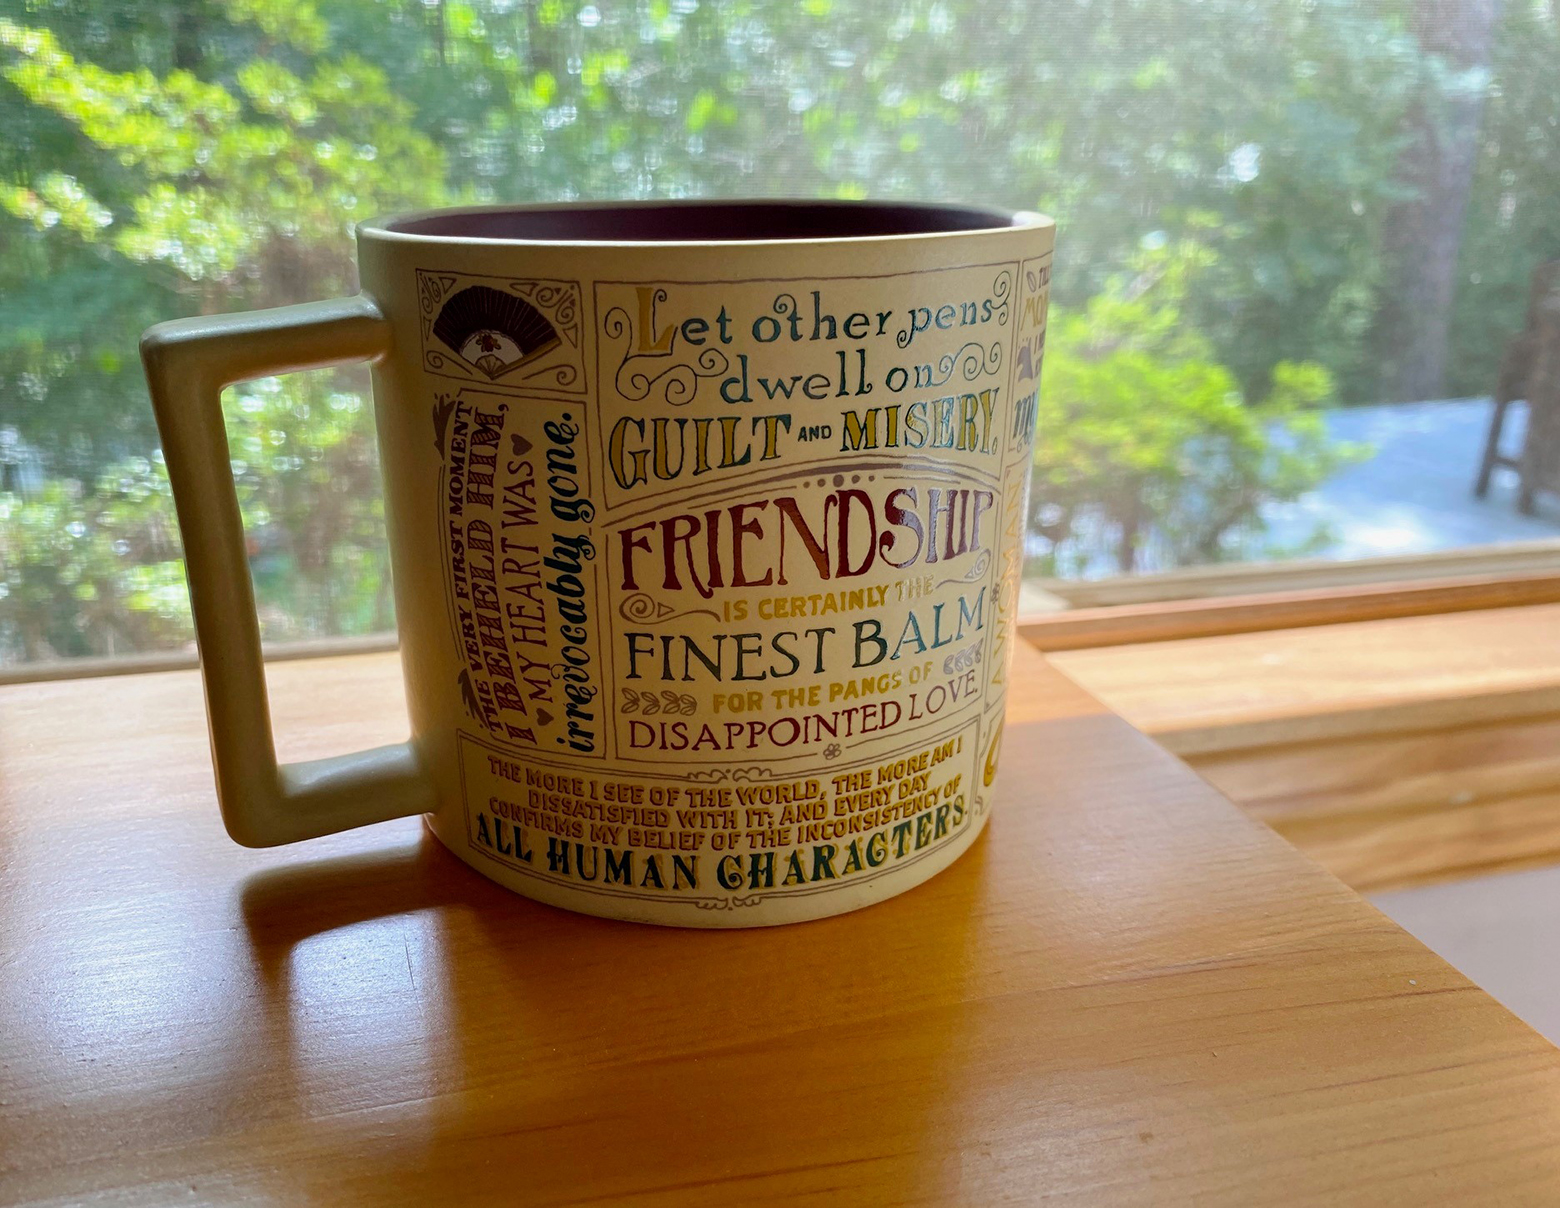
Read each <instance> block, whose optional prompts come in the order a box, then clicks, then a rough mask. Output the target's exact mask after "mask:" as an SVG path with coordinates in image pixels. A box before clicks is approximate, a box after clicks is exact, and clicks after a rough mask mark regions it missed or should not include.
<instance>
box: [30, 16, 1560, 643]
mask: <svg viewBox="0 0 1560 1208" xmlns="http://www.w3.org/2000/svg"><path fill="white" fill-rule="evenodd" d="M7 12H8V14H9V15H8V16H6V17H3V18H0V128H3V129H4V130H5V131H6V138H5V140H4V142H3V145H0V664H5V663H11V664H16V663H22V662H29V661H38V660H52V659H59V658H71V657H82V656H93V655H97V656H109V655H120V654H125V653H130V652H147V651H157V650H179V649H184V648H187V647H188V644H189V641H190V636H189V620H188V614H187V602H186V600H185V597H184V588H183V576H182V567H181V564H180V562H179V548H178V537H177V530H176V527H175V525H174V521H173V514H172V507H171V501H170V499H169V496H168V491H167V486H166V481H165V479H164V477H163V475H162V473H161V467H160V464H159V461H158V454H157V447H156V433H155V431H154V429H153V426H152V420H151V412H150V409H149V406H148V404H147V400H146V397H145V390H144V386H143V384H142V381H141V376H140V367H139V364H138V362H137V360H136V357H135V354H134V349H135V347H136V339H137V337H138V335H139V333H140V331H141V330H142V329H143V328H144V327H146V326H147V325H148V324H150V323H152V322H154V321H156V320H158V319H163V318H169V317H173V316H176V315H180V314H189V313H197V312H212V311H223V310H237V309H243V308H248V307H255V306H265V305H275V304H280V303H284V302H292V301H302V300H307V299H313V298H322V297H330V296H335V295H339V294H342V293H346V292H350V291H351V290H352V289H353V288H354V277H353V258H352V239H351V225H352V223H353V221H355V220H358V219H362V218H367V217H370V216H373V215H376V214H380V213H384V212H387V211H394V210H397V209H402V208H409V207H419V206H427V205H436V204H440V203H443V202H457V201H468V200H529V199H571V198H585V197H606V196H694V195H755V194H795V193H805V194H812V195H818V196H846V197H854V196H864V195H867V194H872V195H877V196H884V197H921V198H937V199H949V200H964V201H980V202H992V203H999V204H1007V205H1012V206H1023V207H1031V208H1039V209H1043V210H1045V211H1047V212H1049V213H1051V214H1053V215H1055V216H1056V217H1057V219H1058V222H1059V224H1060V225H1059V240H1058V264H1057V268H1056V272H1055V276H1054V284H1053V290H1054V307H1055V309H1054V318H1053V324H1052V328H1051V333H1050V342H1049V347H1048V353H1049V355H1048V357H1047V362H1048V363H1047V365H1046V369H1045V376H1044V383H1043V390H1042V403H1041V407H1042V413H1041V417H1040V424H1039V438H1038V452H1037V460H1036V476H1035V484H1034V489H1033V505H1032V532H1031V536H1030V542H1029V547H1028V554H1029V561H1028V566H1027V569H1028V570H1029V572H1030V573H1031V574H1032V575H1033V577H1034V578H1035V579H1036V581H1037V583H1038V584H1039V586H1040V588H1041V590H1040V591H1039V592H1037V594H1036V595H1035V597H1034V599H1035V600H1039V601H1049V602H1050V603H1052V604H1053V605H1054V604H1056V603H1058V602H1063V603H1065V602H1069V593H1073V594H1072V598H1071V602H1073V603H1077V602H1080V601H1085V602H1086V596H1087V592H1086V590H1085V589H1084V588H1083V587H1080V586H1079V584H1080V583H1083V584H1087V583H1091V582H1095V581H1099V580H1110V579H1111V577H1113V576H1117V575H1121V574H1127V573H1131V574H1138V575H1142V574H1145V573H1148V574H1150V575H1162V574H1164V573H1165V572H1175V571H1177V569H1178V568H1184V567H1194V566H1198V565H1204V564H1212V563H1224V564H1227V563H1232V562H1234V563H1240V562H1248V561H1255V562H1263V561H1272V560H1283V559H1293V558H1309V559H1323V560H1327V559H1354V558H1369V557H1373V556H1377V555H1384V554H1385V555H1397V556H1402V555H1421V554H1426V553H1430V552H1432V551H1435V550H1440V549H1445V548H1446V547H1449V546H1456V547H1464V546H1479V545H1489V544H1499V543H1503V542H1520V543H1523V544H1522V545H1521V546H1520V549H1521V550H1523V551H1526V552H1527V553H1525V555H1524V556H1528V554H1530V556H1531V557H1533V558H1535V559H1537V558H1543V557H1552V556H1553V554H1552V552H1551V550H1552V547H1551V544H1550V543H1551V541H1552V540H1553V539H1555V538H1557V537H1560V508H1557V506H1556V505H1555V503H1554V502H1553V501H1552V500H1551V499H1549V498H1547V497H1546V496H1545V495H1544V494H1543V493H1542V492H1540V493H1539V494H1538V496H1537V497H1536V499H1535V501H1534V505H1533V506H1534V508H1535V509H1536V513H1535V514H1533V515H1525V514H1523V513H1521V512H1520V511H1518V510H1517V508H1516V506H1515V498H1514V497H1515V494H1516V488H1515V485H1514V482H1513V481H1512V477H1513V476H1512V472H1511V471H1510V470H1508V469H1504V468H1502V469H1498V470H1497V472H1496V478H1495V481H1494V484H1493V486H1492V489H1491V491H1490V494H1489V496H1488V497H1487V498H1486V499H1484V500H1478V499H1475V498H1473V496H1472V494H1471V491H1470V488H1471V487H1472V485H1473V481H1474V477H1475V474H1476V471H1477V469H1478V466H1479V458H1480V452H1481V450H1482V447H1483V443H1484V440H1485V435H1486V433H1487V431H1488V430H1489V427H1490V417H1491V405H1490V403H1489V401H1488V396H1489V395H1490V394H1491V392H1492V391H1493V390H1494V389H1495V386H1496V382H1497V378H1498V377H1499V373H1500V368H1501V363H1502V356H1503V352H1504V349H1505V348H1506V345H1507V343H1508V341H1509V340H1510V339H1511V338H1512V337H1513V336H1515V335H1516V334H1517V333H1518V332H1519V331H1521V330H1522V328H1523V324H1524V320H1525V316H1526V314H1527V311H1528V306H1529V294H1530V282H1531V281H1532V279H1533V276H1534V273H1535V270H1536V269H1538V268H1539V266H1540V265H1542V264H1543V263H1544V262H1545V261H1547V260H1549V259H1551V258H1554V257H1556V256H1560V205H1557V204H1556V202H1555V199H1556V198H1557V197H1560V74H1557V73H1556V72H1555V71H1554V70H1553V64H1554V63H1555V62H1557V61H1560V21H1557V16H1556V13H1555V10H1554V8H1553V7H1552V5H1551V4H1550V3H1549V2H1548V0H1512V2H1511V3H1508V4H1506V5H1504V6H1496V5H1493V4H1491V3H1489V0H1447V2H1445V3H1438V4H1430V3H1425V2H1423V0H1305V2H1304V3H1293V2H1286V0H1240V2H1238V3H1237V2H1236V0H1064V2H1062V3H1058V4H1045V5H1039V4H1034V3H1031V2H1029V0H939V2H933V3H929V2H922V0H914V2H890V0H864V2H861V3H845V2H844V0H752V2H751V3H744V4H740V5H731V4H722V3H718V2H716V0H640V2H638V3H633V4H614V3H608V2H607V0H601V2H600V3H593V4H579V3H576V2H574V0H471V2H469V3H457V2H455V0H421V2H420V3H411V2H400V0H398V2H396V3H392V4H379V3H370V2H369V0H277V2H276V3H255V2H254V0H216V2H214V3H210V4H205V5H189V4H173V3H164V4H159V3H142V4H135V5H125V4H118V3H110V2H108V0H50V2H48V3H44V2H41V0H25V2H24V3H22V4H19V5H11V6H9V7H8V9H7ZM1448 400H1450V401H1448ZM228 407H229V424H230V434H231V440H232V453H233V458H234V463H235V470H236V471H237V476H238V481H239V485H240V493H241V497H242V502H243V507H244V512H245V519H246V524H247V527H248V531H249V534H250V540H251V561H252V566H253V570H254V577H255V582H256V587H257V593H258V596H259V602H260V606H261V611H262V621H263V628H264V631H265V634H266V636H267V637H268V638H269V639H272V640H280V639H290V638H305V637H317V636H336V635H351V634H362V633H372V632H377V631H383V630H385V629H387V628H389V627H390V626H391V624H392V623H393V618H392V616H391V605H390V596H389V593H388V590H387V580H386V558H385V553H384V548H383V539H382V522H381V518H380V504H379V498H378V487H377V470H376V466H375V454H374V445H373V431H372V422H371V416H370V412H369V406H368V404H367V401H366V391H365V379H364V378H363V376H361V375H360V374H354V373H351V372H342V373H339V374H333V375H311V376H298V377H289V378H282V379H273V380H270V381H264V382H257V383H252V384H250V385H247V386H244V387H241V388H239V389H237V390H235V391H232V392H230V398H229V400H228ZM1540 418H1542V417H1540ZM1524 422H1525V411H1524V410H1523V408H1521V407H1520V406H1518V407H1514V408H1513V409H1512V410H1511V412H1510V413H1509V414H1508V416H1507V422H1506V424H1505V436H1506V439H1507V442H1508V445H1513V446H1514V445H1515V444H1517V443H1519V442H1520V441H1521V440H1522V439H1523V432H1522V428H1523V425H1524ZM1530 426H1531V427H1533V428H1534V429H1535V433H1536V434H1537V436H1538V437H1542V439H1543V440H1549V439H1551V438H1550V437H1549V435H1548V429H1549V427H1551V426H1552V425H1551V424H1549V423H1548V422H1547V421H1545V422H1543V423H1539V422H1535V423H1534V424H1532V425H1530ZM1539 429H1542V431H1541V432H1540V431H1538V430H1539ZM1555 439H1557V440H1560V438H1555ZM1554 548H1560V546H1557V547H1554ZM1042 581H1043V582H1042ZM1204 582H1205V583H1206V582H1207V580H1205V581H1204ZM1192 583H1193V586H1192V587H1190V588H1187V587H1185V586H1182V587H1181V588H1179V589H1178V592H1179V594H1183V595H1184V594H1188V593H1189V592H1195V591H1197V590H1199V588H1198V587H1196V583H1197V580H1196V579H1195V578H1194V579H1193V580H1192ZM1163 590H1164V591H1167V592H1168V591H1170V589H1163ZM1171 594H1175V593H1174V592H1172V593H1171ZM1096 600H1097V597H1096Z"/></svg>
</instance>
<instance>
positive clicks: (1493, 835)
mask: <svg viewBox="0 0 1560 1208" xmlns="http://www.w3.org/2000/svg"><path fill="white" fill-rule="evenodd" d="M1054 660H1055V662H1056V664H1057V665H1058V666H1059V667H1061V668H1063V669H1065V670H1066V672H1067V673H1068V674H1069V675H1071V676H1073V677H1075V678H1076V679H1077V680H1079V681H1080V682H1081V683H1083V684H1084V685H1085V686H1086V687H1088V688H1089V689H1091V690H1092V691H1094V692H1096V693H1097V694H1099V696H1100V698H1101V699H1103V700H1104V701H1106V702H1107V703H1108V704H1109V705H1110V706H1112V707H1113V708H1115V709H1117V710H1118V711H1120V712H1121V713H1122V714H1123V715H1124V716H1125V717H1127V718H1128V719H1130V720H1131V721H1132V722H1133V723H1134V724H1136V725H1137V726H1138V727H1139V728H1141V729H1143V730H1144V731H1145V732H1147V733H1149V734H1151V735H1153V736H1154V737H1155V738H1157V739H1158V740H1159V741H1160V742H1162V743H1163V744H1164V745H1166V746H1168V747H1169V748H1170V749H1172V750H1174V751H1177V752H1178V753H1180V754H1181V755H1182V757H1183V758H1185V759H1186V760H1187V761H1188V762H1189V763H1190V764H1191V765H1192V766H1193V767H1194V768H1196V770H1197V771H1198V772H1199V773H1200V774H1201V775H1203V776H1204V777H1206V778H1207V779H1208V780H1209V781H1210V782H1212V783H1213V785H1214V786H1215V787H1217V788H1218V789H1220V790H1221V791H1223V792H1224V793H1226V794H1228V795H1229V796H1230V797H1231V798H1232V799H1233V800H1234V801H1236V802H1237V803H1238V804H1239V805H1241V806H1242V807H1243V808H1245V809H1246V810H1247V811H1248V812H1250V813H1251V814H1252V815H1253V816H1255V817H1257V818H1260V819H1262V820H1263V821H1264V822H1266V823H1268V824H1269V825H1270V826H1272V827H1274V828H1275V829H1276V830H1277V831H1278V832H1279V833H1280V834H1282V835H1283V836H1284V837H1285V838H1287V839H1288V840H1290V842H1292V843H1294V844H1295V845H1296V846H1298V847H1299V848H1300V849H1301V850H1303V851H1304V852H1306V854H1308V855H1310V856H1311V857H1312V858H1314V859H1316V860H1317V861H1319V862H1320V863H1321V864H1322V865H1323V866H1325V867H1326V868H1327V869H1328V870H1330V871H1331V872H1332V873H1334V874H1335V875H1336V876H1338V877H1341V878H1342V879H1343V880H1344V881H1345V882H1347V883H1348V884H1349V885H1351V886H1353V887H1354V888H1355V889H1358V890H1361V891H1366V890H1379V889H1388V888H1396V887H1401V886H1406V885H1421V884H1427V883H1431V882H1435V881H1443V880H1449V879H1455V878H1459V877H1467V876H1472V875H1477V874H1481V873H1488V872H1496V871H1509V870H1512V869H1517V868H1531V867H1534V866H1537V865H1541V864H1546V863H1553V862H1554V861H1556V860H1560V607H1555V606H1553V605H1546V606H1541V607H1530V608H1504V609H1490V610H1487V611H1483V612H1468V613H1460V614H1457V615H1450V616H1443V617H1423V618H1418V619H1414V620H1391V621H1367V622H1358V623H1352V624H1348V625H1334V626H1329V627H1327V628H1324V629H1299V630H1285V631H1276V632H1274V633H1271V634H1266V635H1263V636H1262V637H1260V638H1259V637H1254V636H1229V637H1221V638H1210V639H1200V640H1196V641H1186V642H1169V643H1158V644H1154V645H1145V646H1134V647H1119V648H1114V649H1110V650H1099V651H1087V652H1077V653H1067V654H1058V655H1055V656H1054Z"/></svg>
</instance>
